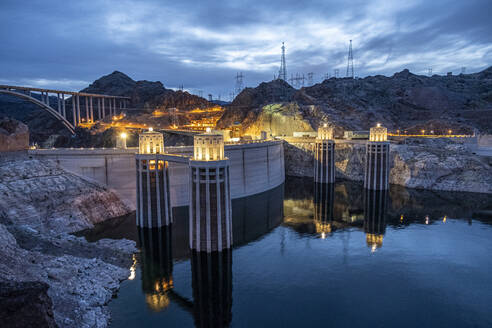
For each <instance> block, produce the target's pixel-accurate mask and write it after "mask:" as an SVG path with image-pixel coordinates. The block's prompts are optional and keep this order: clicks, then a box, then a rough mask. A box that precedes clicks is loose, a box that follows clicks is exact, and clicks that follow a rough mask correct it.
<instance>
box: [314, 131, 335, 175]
mask: <svg viewBox="0 0 492 328" xmlns="http://www.w3.org/2000/svg"><path fill="white" fill-rule="evenodd" d="M314 181H315V182H320V183H333V182H335V142H334V141H333V128H331V127H328V126H327V124H324V125H323V126H321V127H319V128H318V138H316V143H315V154H314Z"/></svg>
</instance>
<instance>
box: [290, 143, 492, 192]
mask: <svg viewBox="0 0 492 328" xmlns="http://www.w3.org/2000/svg"><path fill="white" fill-rule="evenodd" d="M284 149H285V170H286V171H285V174H286V175H290V176H299V177H302V176H305V177H312V176H313V173H314V172H313V160H314V157H313V143H308V142H302V143H301V142H299V143H296V142H289V143H287V142H285V143H284ZM364 161H365V145H364V143H338V144H337V143H336V147H335V165H336V178H337V179H347V180H353V181H363V179H364ZM390 166H391V170H390V183H391V184H396V185H401V186H404V187H408V188H415V189H427V190H447V191H464V192H478V193H492V157H484V156H479V155H477V154H474V153H473V152H472V151H471V150H470V149H469V148H468V147H467V146H466V145H464V144H463V143H461V142H459V141H458V142H457V141H453V140H451V139H446V138H442V139H427V140H426V139H412V138H410V139H407V141H406V144H396V143H393V144H392V145H391V154H390Z"/></svg>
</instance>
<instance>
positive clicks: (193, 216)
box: [189, 129, 232, 253]
mask: <svg viewBox="0 0 492 328" xmlns="http://www.w3.org/2000/svg"><path fill="white" fill-rule="evenodd" d="M189 167H190V204H189V216H190V248H191V249H192V250H194V251H197V252H207V253H210V252H221V251H223V250H227V249H230V248H231V247H232V208H231V192H230V173H229V160H228V159H227V158H226V157H225V156H224V137H223V136H222V135H221V134H215V133H212V132H211V131H210V129H207V132H206V133H203V134H199V135H196V136H195V137H194V147H193V157H192V158H191V159H190V162H189Z"/></svg>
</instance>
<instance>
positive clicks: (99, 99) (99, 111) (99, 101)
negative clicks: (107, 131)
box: [97, 98, 103, 120]
mask: <svg viewBox="0 0 492 328" xmlns="http://www.w3.org/2000/svg"><path fill="white" fill-rule="evenodd" d="M101 118H103V117H102V116H101V98H97V119H99V120H100V119H101Z"/></svg>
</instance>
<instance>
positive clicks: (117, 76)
mask: <svg viewBox="0 0 492 328" xmlns="http://www.w3.org/2000/svg"><path fill="white" fill-rule="evenodd" d="M80 91H82V92H90V93H98V94H109V95H116V96H127V97H130V98H131V104H130V105H129V107H131V108H139V109H141V110H140V111H131V113H129V114H131V115H129V116H133V118H131V120H133V121H134V122H137V123H138V122H139V121H146V117H147V116H149V117H152V115H151V113H152V111H153V110H161V109H166V108H178V109H179V110H180V111H184V112H187V111H189V110H192V109H196V108H211V107H217V105H216V104H214V103H210V102H208V101H207V100H206V99H204V98H201V97H198V96H195V95H192V94H190V93H188V92H186V91H184V92H183V91H179V90H178V91H174V90H171V89H166V88H165V87H164V85H163V84H162V83H161V82H159V81H157V82H150V81H134V80H133V79H131V78H130V77H129V76H127V75H125V74H123V73H121V72H118V71H115V72H113V73H111V74H109V75H105V76H103V77H101V78H99V79H97V80H96V81H94V82H93V83H91V84H90V85H89V86H88V87H87V88H85V89H83V90H80ZM34 97H37V96H36V94H34ZM50 102H51V104H52V105H53V106H56V105H55V104H56V102H57V99H56V97H50ZM71 106H72V105H71V99H68V100H67V108H71ZM67 115H68V118H69V121H71V120H72V118H71V111H70V110H69V111H68V112H67ZM140 116H142V117H143V118H142V119H141V120H139V117H140ZM0 117H9V118H14V119H16V120H19V121H21V122H23V123H25V124H26V125H27V126H28V127H29V132H30V143H31V144H34V143H37V144H38V145H39V146H41V147H45V148H50V147H71V146H77V145H78V144H81V142H80V141H78V140H76V139H77V137H75V138H73V137H72V136H71V134H70V133H69V131H67V129H66V128H65V127H64V126H63V125H62V124H61V123H60V122H59V121H57V120H56V119H55V118H53V117H52V116H51V115H50V114H48V113H47V112H46V111H44V110H43V109H41V108H40V107H38V106H37V105H35V104H32V103H30V102H28V101H25V100H22V99H19V98H16V97H14V96H10V95H0ZM147 121H148V120H147ZM162 121H163V126H166V125H169V124H170V122H169V119H168V118H167V117H163V118H162ZM79 132H80V131H79ZM78 134H79V133H78ZM78 134H77V135H78ZM82 134H83V133H82ZM112 146H114V144H113V145H112Z"/></svg>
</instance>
